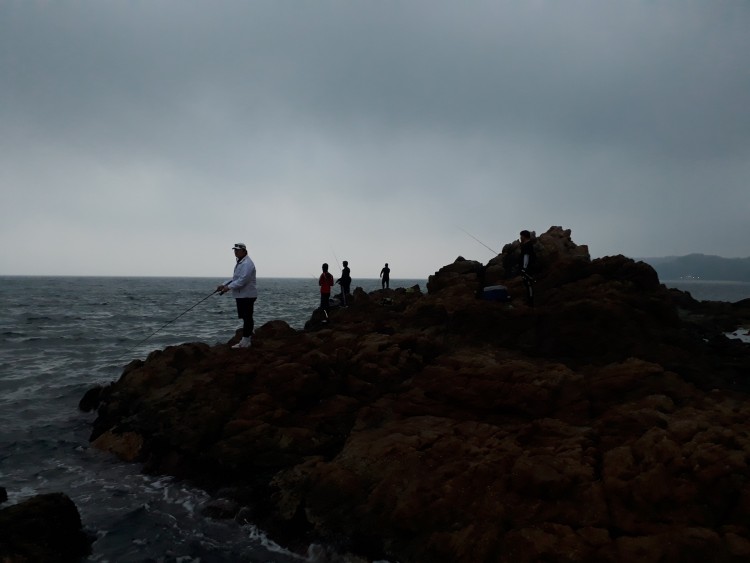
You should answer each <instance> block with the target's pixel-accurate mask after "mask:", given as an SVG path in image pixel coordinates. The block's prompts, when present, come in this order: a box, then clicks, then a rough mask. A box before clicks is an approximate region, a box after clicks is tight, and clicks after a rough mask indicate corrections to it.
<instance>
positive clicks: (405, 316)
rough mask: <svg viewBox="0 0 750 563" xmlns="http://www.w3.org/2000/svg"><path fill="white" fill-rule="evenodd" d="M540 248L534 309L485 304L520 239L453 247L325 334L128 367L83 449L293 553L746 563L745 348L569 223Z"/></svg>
mask: <svg viewBox="0 0 750 563" xmlns="http://www.w3.org/2000/svg"><path fill="white" fill-rule="evenodd" d="M537 246H538V256H539V268H538V270H537V273H536V277H537V280H538V281H537V294H536V295H537V297H536V299H537V301H536V304H537V306H536V307H535V308H530V307H527V306H525V305H523V303H522V302H521V301H522V300H521V299H513V300H512V301H511V302H510V303H499V302H490V301H484V300H482V299H478V298H477V294H478V292H479V290H481V288H482V287H485V286H487V285H494V284H497V283H502V284H504V285H506V286H507V287H508V289H509V291H510V293H511V295H515V296H520V295H522V293H523V287H522V286H521V284H520V282H519V281H518V280H517V279H516V278H514V277H513V275H514V273H513V270H512V268H511V265H512V263H513V261H514V259H513V253H514V252H516V251H517V249H516V247H515V246H514V245H513V244H510V245H506V247H504V249H503V254H502V255H501V256H499V257H497V258H496V259H493V260H492V261H490V263H488V264H487V265H484V264H481V263H479V262H476V261H471V260H465V259H463V258H460V259H459V260H457V261H456V262H455V263H454V264H451V265H448V266H446V267H445V268H442V269H441V270H440V271H438V272H436V274H435V275H434V276H431V278H430V280H429V284H428V293H427V294H424V293H422V292H421V291H420V290H419V289H418V288H409V289H396V290H381V291H375V292H372V293H370V294H366V293H364V292H363V291H361V290H356V291H355V292H354V295H353V299H352V301H351V303H350V306H349V307H348V308H346V309H337V310H332V311H331V315H330V319H329V320H328V322H325V323H324V322H322V321H323V319H320V318H317V317H316V316H315V315H313V317H312V318H311V320H310V322H309V323H308V324H307V329H306V330H305V331H295V330H293V329H291V328H290V327H289V326H288V325H287V324H286V323H284V322H283V321H274V322H271V323H267V324H266V325H264V326H262V327H260V328H259V329H258V330H257V331H256V334H255V336H254V339H253V346H252V348H249V349H246V350H235V349H232V348H230V346H229V345H221V346H214V347H209V346H207V345H205V344H201V343H190V344H184V345H182V346H175V347H169V348H167V349H165V350H161V351H156V352H153V353H152V354H150V355H149V357H148V358H147V359H146V361H145V362H141V361H134V362H132V363H131V364H130V365H128V366H127V367H126V369H125V371H124V373H123V375H122V377H121V378H120V379H119V381H117V382H115V383H113V384H112V385H110V386H108V387H106V388H104V389H97V390H94V391H92V392H90V393H89V394H87V397H86V398H85V400H84V401H82V406H84V407H86V408H95V407H96V408H98V417H97V419H96V421H95V422H94V428H93V433H92V437H91V439H92V441H93V442H94V443H95V444H96V445H97V446H98V447H100V448H103V449H106V450H109V451H112V452H113V453H116V454H117V455H119V456H121V457H122V458H123V459H126V460H135V461H139V462H142V463H143V464H144V468H145V470H146V471H151V472H158V473H169V474H172V475H176V476H179V477H184V478H189V479H191V480H194V481H195V482H197V483H198V484H200V485H201V486H203V487H206V488H207V489H209V490H211V491H214V492H215V493H216V494H217V496H222V497H227V498H231V499H232V500H233V501H234V502H235V503H238V505H242V506H244V508H243V510H242V514H243V515H244V516H245V517H247V518H250V519H251V520H253V521H255V522H259V523H262V524H263V525H264V526H265V527H266V528H267V529H268V530H269V532H270V533H272V534H273V535H274V536H275V537H277V538H279V539H280V540H281V541H284V542H286V543H290V542H293V541H299V542H303V543H304V542H305V541H309V540H312V539H315V540H318V541H319V540H321V539H322V540H323V541H324V542H326V543H327V544H328V545H331V546H335V547H336V548H338V549H340V550H342V551H351V552H354V553H359V554H362V555H366V556H369V557H371V558H376V557H385V558H389V559H394V560H399V561H402V562H421V561H466V562H478V561H514V562H517V561H540V560H544V561H592V562H593V561H597V562H600V561H605V562H606V561H612V562H615V561H623V562H625V561H635V560H650V561H664V562H667V561H743V560H746V559H747V558H748V557H750V521H749V520H748V516H747V515H748V514H750V510H749V509H750V504H749V503H750V480H749V479H748V477H749V476H750V473H748V467H747V464H748V460H750V424H748V423H747V422H746V421H747V420H748V417H749V415H750V407H748V406H747V395H746V394H745V392H744V391H743V389H745V388H746V387H747V380H748V377H750V374H749V373H748V368H749V367H750V346H748V345H745V344H742V343H740V342H739V341H730V340H727V339H726V338H725V337H724V336H723V335H722V332H721V331H722V327H720V326H716V325H712V324H711V322H710V314H709V313H707V312H706V311H698V309H695V307H696V303H695V302H693V301H692V300H691V299H690V298H689V297H688V296H685V295H684V294H680V293H675V292H674V291H671V290H668V289H666V288H665V287H664V286H662V285H660V283H659V280H658V278H657V276H656V274H655V272H654V271H653V269H652V268H651V267H649V266H647V265H646V264H643V263H639V262H634V261H632V260H630V259H628V258H625V257H623V256H615V257H607V258H603V259H597V260H591V259H590V258H589V256H588V250H587V249H586V247H582V246H578V245H576V244H574V243H573V242H572V240H570V231H566V230H563V229H561V228H558V227H553V228H552V229H550V230H549V231H548V232H547V233H544V234H542V235H540V236H539V237H538V238H537ZM738 318H739V317H738ZM235 340H236V339H233V341H232V342H234V341H235ZM228 344H231V342H230V343H228ZM230 506H236V505H234V504H230Z"/></svg>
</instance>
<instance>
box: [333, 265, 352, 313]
mask: <svg viewBox="0 0 750 563" xmlns="http://www.w3.org/2000/svg"><path fill="white" fill-rule="evenodd" d="M336 283H337V284H339V285H340V286H341V301H342V304H343V306H344V307H346V306H347V305H348V304H349V288H350V287H351V285H352V276H351V271H350V270H349V262H347V261H346V260H344V268H343V269H342V270H341V277H340V278H339V279H337V280H336Z"/></svg>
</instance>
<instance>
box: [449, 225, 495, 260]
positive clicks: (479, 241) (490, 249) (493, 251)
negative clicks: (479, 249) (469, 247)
mask: <svg viewBox="0 0 750 563" xmlns="http://www.w3.org/2000/svg"><path fill="white" fill-rule="evenodd" d="M456 228H457V229H461V227H456ZM461 230H462V231H463V232H465V233H466V234H467V235H469V236H470V237H471V238H473V239H474V240H475V241H477V242H478V243H479V244H481V245H482V246H483V247H485V248H486V249H487V250H489V251H490V252H492V253H493V254H494V255H495V256H497V255H498V254H500V253H499V252H496V251H495V250H493V249H492V248H490V247H489V246H487V245H486V244H484V243H483V242H482V241H481V240H479V239H478V238H477V237H475V236H474V235H472V234H471V233H470V232H468V231H466V230H465V229H461Z"/></svg>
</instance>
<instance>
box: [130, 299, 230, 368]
mask: <svg viewBox="0 0 750 563" xmlns="http://www.w3.org/2000/svg"><path fill="white" fill-rule="evenodd" d="M218 292H219V290H218V289H214V290H213V291H212V292H211V293H209V294H208V295H206V296H205V297H204V298H203V299H201V300H200V301H198V302H197V303H196V304H195V305H193V306H192V307H190V308H189V309H186V310H185V311H183V312H182V313H180V314H179V315H177V316H176V317H175V318H174V319H172V320H171V321H167V322H166V323H164V324H163V325H161V326H160V327H159V328H157V329H156V330H155V331H154V332H152V333H151V334H149V335H148V336H147V337H146V338H144V339H143V340H141V341H140V342H139V343H138V344H136V345H135V346H133V347H132V348H130V349H129V350H127V351H125V352H123V353H122V354H121V355H120V358H122V357H123V356H124V355H125V354H129V353H131V352H132V351H133V350H135V349H136V348H138V346H140V345H141V344H143V343H144V342H146V341H147V340H148V339H149V338H151V337H152V336H154V335H155V334H156V333H157V332H159V331H160V330H162V329H163V328H164V327H166V326H169V325H171V324H172V323H173V322H175V321H176V320H177V319H179V318H180V317H181V316H182V315H184V314H185V313H187V312H189V311H192V310H193V309H195V308H196V307H197V306H198V305H200V304H201V303H203V302H204V301H205V300H206V299H208V298H209V297H211V296H212V295H213V294H215V293H218Z"/></svg>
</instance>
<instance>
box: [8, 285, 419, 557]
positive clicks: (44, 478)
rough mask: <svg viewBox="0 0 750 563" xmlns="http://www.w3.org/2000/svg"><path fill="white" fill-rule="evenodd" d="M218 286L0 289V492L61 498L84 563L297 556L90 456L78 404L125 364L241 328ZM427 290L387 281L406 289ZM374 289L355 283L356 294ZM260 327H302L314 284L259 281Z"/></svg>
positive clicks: (185, 495)
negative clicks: (80, 529)
mask: <svg viewBox="0 0 750 563" xmlns="http://www.w3.org/2000/svg"><path fill="white" fill-rule="evenodd" d="M223 281H224V280H223V279H214V278H108V277H101V278H98V277H0V487H4V488H5V489H6V490H7V492H8V499H9V500H8V502H6V503H4V504H2V505H0V508H2V507H5V506H9V505H10V504H15V503H17V502H20V501H22V500H25V499H27V498H29V497H32V496H34V495H37V494H41V493H50V492H63V493H65V494H67V495H68V496H69V497H70V498H71V499H72V500H73V501H74V502H75V504H76V506H77V507H78V510H79V512H80V514H81V518H82V520H83V524H84V527H85V528H86V530H87V531H88V532H90V533H91V534H92V535H94V536H95V537H96V538H97V539H96V542H95V543H94V545H93V553H92V555H91V556H90V557H89V558H88V560H89V561H99V562H118V563H119V562H136V561H138V562H142V561H145V560H150V561H160V562H161V561H164V562H172V561H179V562H183V563H187V562H197V561H201V562H234V561H250V562H255V561H257V562H289V561H301V560H302V561H304V560H307V558H306V557H303V556H300V555H297V554H295V553H292V552H291V551H289V550H287V549H284V547H282V546H278V545H276V544H274V543H273V542H271V541H270V540H269V539H268V538H267V537H266V536H265V535H264V534H263V533H262V531H261V530H259V529H258V528H256V527H255V526H252V525H239V524H237V523H235V522H234V521H217V520H212V519H210V518H207V517H205V516H204V515H203V514H202V509H203V508H204V507H205V506H206V505H207V503H209V502H210V501H211V499H210V498H209V497H208V495H207V494H206V493H204V492H203V491H201V490H198V489H194V488H191V487H190V486H188V485H187V484H185V483H183V482H179V481H176V480H174V479H172V478H169V477H158V476H147V475H143V474H141V472H140V466H139V465H138V464H129V463H123V462H121V461H119V460H118V459H117V458H115V457H114V456H112V455H111V454H108V453H105V452H101V451H98V450H96V449H94V448H91V447H90V446H89V443H88V438H89V435H90V432H91V422H92V421H93V419H94V417H95V414H93V413H82V412H80V411H79V410H78V408H77V406H78V402H79V400H80V399H81V397H82V396H83V395H84V393H85V392H86V391H87V390H88V389H90V388H91V387H93V386H94V385H97V384H107V383H109V382H111V381H114V380H116V379H118V378H119V376H120V374H121V373H122V369H123V367H124V366H125V365H126V364H127V363H129V362H130V361H131V360H132V359H134V358H141V359H143V358H145V357H146V356H147V355H148V353H149V352H151V351H153V350H155V349H162V348H164V347H166V346H169V345H176V344H181V343H184V342H196V341H201V342H206V343H208V344H216V343H226V342H227V341H228V340H229V339H230V338H231V337H232V336H233V335H234V333H235V330H236V329H237V328H238V327H239V326H240V325H241V321H239V320H238V319H237V314H236V309H235V302H234V299H232V298H231V295H230V294H227V295H223V296H220V295H218V294H213V291H214V289H215V288H216V286H217V285H218V284H219V283H222V282H223ZM415 284H419V285H420V286H421V287H422V289H423V290H424V289H425V280H392V281H391V287H392V288H394V287H411V286H413V285H415ZM358 286H359V287H362V288H363V289H364V290H365V291H372V290H374V289H379V288H380V280H378V279H373V280H356V279H355V280H354V282H353V284H352V288H355V287H358ZM258 289H259V297H258V301H257V303H256V307H255V321H256V327H257V326H260V325H262V324H263V323H265V322H267V321H270V320H274V319H281V320H284V321H286V322H288V323H289V324H290V325H291V326H292V327H294V328H297V329H301V328H302V327H303V325H304V323H305V321H307V320H308V319H309V318H310V315H311V314H312V311H313V310H314V309H315V308H316V307H317V305H318V302H319V288H318V284H317V280H316V279H314V278H309V279H259V280H258Z"/></svg>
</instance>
